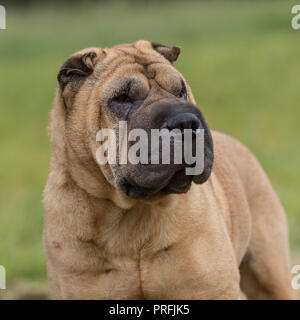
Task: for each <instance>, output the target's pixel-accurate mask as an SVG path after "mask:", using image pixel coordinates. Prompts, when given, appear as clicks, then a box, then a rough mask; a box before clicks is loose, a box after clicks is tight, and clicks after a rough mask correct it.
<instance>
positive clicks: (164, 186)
mask: <svg viewBox="0 0 300 320" xmlns="http://www.w3.org/2000/svg"><path fill="white" fill-rule="evenodd" d="M191 184H192V176H187V175H185V170H180V171H178V172H176V173H175V174H174V175H173V176H172V177H171V178H169V179H167V180H166V181H163V182H161V183H160V184H159V185H157V186H156V187H152V188H149V187H147V186H146V185H139V184H137V183H136V182H133V181H132V180H130V181H129V180H128V179H123V180H122V182H121V183H119V186H118V187H119V189H120V190H121V191H122V193H124V194H125V195H126V196H127V197H129V198H133V199H141V200H143V199H144V200H149V199H157V198H160V197H163V196H166V195H168V194H172V193H176V194H180V193H186V192H188V191H189V189H190V187H191Z"/></svg>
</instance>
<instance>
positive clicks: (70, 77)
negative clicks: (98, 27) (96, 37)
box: [57, 48, 98, 89]
mask: <svg viewBox="0 0 300 320" xmlns="http://www.w3.org/2000/svg"><path fill="white" fill-rule="evenodd" d="M97 57H98V50H97V48H95V49H90V51H87V52H79V53H76V54H74V55H72V56H71V57H70V58H69V59H68V60H67V61H66V62H65V63H64V64H63V65H62V67H61V68H60V70H59V73H58V75H57V80H58V83H59V85H60V87H61V88H62V89H64V88H65V86H66V85H67V84H68V83H69V82H71V81H81V80H83V79H84V78H85V77H87V76H89V75H90V74H92V73H93V71H94V66H95V63H96V59H97Z"/></svg>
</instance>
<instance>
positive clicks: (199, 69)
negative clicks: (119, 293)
mask: <svg viewBox="0 0 300 320" xmlns="http://www.w3.org/2000/svg"><path fill="white" fill-rule="evenodd" d="M18 2H20V1H16V0H15V1H6V2H5V1H2V3H1V4H4V5H5V7H6V10H7V30H0V74H1V76H0V106H1V114H0V145H1V157H0V190H1V192H0V264H1V265H4V266H5V267H6V270H7V287H8V288H9V287H10V286H13V285H14V284H15V283H17V282H18V281H21V280H27V281H34V282H38V283H45V282H46V280H45V279H46V270H45V255H44V252H43V248H42V228H43V208H42V203H41V198H42V196H41V195H42V190H43V186H44V183H45V180H46V177H47V172H48V161H49V143H48V139H47V136H46V126H47V118H48V114H49V110H50V107H51V103H52V99H53V96H54V91H55V87H56V75H57V71H58V69H59V68H60V66H61V64H62V63H63V62H64V60H65V59H66V58H67V57H68V55H70V54H71V53H73V52H74V51H77V50H79V49H82V48H85V47H88V46H102V47H109V46H112V45H114V44H117V43H124V42H133V41H135V40H137V39H147V40H151V41H155V42H160V43H163V44H168V45H178V46H180V47H181V48H182V54H181V56H180V57H179V60H178V62H176V67H178V69H179V70H180V71H181V72H182V73H183V74H184V76H185V77H186V79H187V80H188V82H189V83H190V85H191V87H192V89H193V92H194V95H195V97H196V100H197V102H198V105H199V106H200V107H201V109H202V110H203V112H204V114H205V115H206V118H207V120H208V123H209V125H210V127H211V128H213V129H217V130H220V131H224V132H226V133H228V134H231V135H232V136H234V137H236V138H238V139H239V140H241V141H242V142H244V143H245V144H246V145H247V146H248V147H249V148H250V149H251V150H252V151H253V152H254V154H255V155H256V156H257V158H258V159H259V160H260V162H261V163H262V165H263V167H264V168H265V170H266V172H267V173H268V175H269V177H270V179H271V181H272V183H273V185H274V187H275V189H276V191H277V193H278V194H279V196H280V199H281V200H282V203H283V205H284V207H285V209H286V212H287V216H288V220H289V229H290V242H291V249H292V256H293V261H294V263H295V262H298V263H299V262H300V201H299V198H300V185H299V180H300V150H299V141H300V130H299V120H300V119H299V116H300V106H299V102H300V90H299V78H300V73H299V71H300V68H299V65H300V54H299V53H300V30H299V31H295V30H293V29H292V28H291V18H292V14H291V7H292V6H293V5H294V4H295V2H294V1H288V0H282V1H274V0H273V1H271V0H270V1H266V0H262V1H198V2H196V1H172V2H171V1H166V2H163V1H119V2H114V1H110V2H108V1H106V2H97V1H75V2H76V3H75V4H74V1H73V2H71V1H60V2H58V1H52V2H51V1H50V3H47V4H45V5H43V6H42V7H41V1H40V2H35V4H33V5H32V4H29V3H30V1H23V2H22V7H20V6H18V5H17V3H18ZM38 5H39V6H38Z"/></svg>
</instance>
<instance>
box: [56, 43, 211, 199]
mask: <svg viewBox="0 0 300 320" xmlns="http://www.w3.org/2000/svg"><path fill="white" fill-rule="evenodd" d="M179 52H180V49H179V48H178V47H166V46H162V45H155V44H151V43H150V42H148V41H138V42H136V43H134V44H130V45H119V46H116V47H114V48H112V49H100V48H90V49H85V50H83V51H81V52H79V53H77V54H75V55H73V56H72V57H71V58H69V59H68V60H67V61H66V62H65V64H64V65H63V67H62V68H61V71H60V73H59V75H58V80H59V83H60V88H61V90H62V97H63V100H64V104H65V108H66V114H67V116H66V127H67V136H68V140H69V144H70V145H71V147H72V149H74V150H75V151H76V153H77V155H78V157H80V158H81V162H82V163H83V164H84V163H87V164H88V163H90V161H91V159H92V161H94V162H95V163H97V166H98V168H99V170H101V172H102V173H103V175H104V176H105V178H106V180H107V181H108V182H109V183H110V184H112V185H113V186H114V187H115V188H116V189H117V190H118V191H119V192H120V193H122V194H123V195H124V196H126V197H129V198H135V199H151V198H153V197H160V196H164V195H166V194H169V193H184V192H187V191H188V190H189V188H190V186H191V183H192V182H193V181H194V182H195V183H204V182H205V181H206V180H207V179H208V177H209V175H210V172H211V168H212V164H213V144H212V139H211V135H210V132H209V129H208V127H207V125H206V122H205V119H204V117H203V116H202V114H201V112H200V110H199V108H198V107H197V106H196V105H195V102H194V99H193V96H192V93H191V91H190V89H189V86H188V85H187V83H186V81H185V79H184V78H183V76H182V75H181V74H180V73H179V72H178V71H177V70H176V69H175V68H174V66H173V65H172V63H173V62H174V61H175V60H176V59H177V56H178V55H179ZM120 121H123V124H124V123H125V121H126V126H127V131H126V132H127V134H128V133H130V132H131V131H132V130H133V129H142V130H143V132H145V133H146V134H147V141H146V142H147V143H146V147H145V146H144V148H142V149H139V150H137V149H134V150H136V151H137V153H136V155H137V156H140V152H141V150H143V151H144V154H143V159H144V160H145V158H146V159H149V162H148V163H147V161H146V162H145V161H144V163H141V161H140V162H139V163H132V162H131V161H125V162H126V163H120V157H121V152H125V153H127V157H128V153H130V152H131V151H132V150H131V151H130V148H132V146H133V145H134V144H135V143H136V142H137V141H139V140H138V139H136V140H135V141H127V140H126V141H127V143H125V144H124V140H123V138H122V141H120V140H121V135H120ZM103 129H113V131H114V132H115V142H116V162H115V163H106V164H103V163H102V164H101V163H99V161H98V159H97V151H98V150H99V148H100V147H101V146H102V147H103V143H104V142H105V141H107V140H105V139H104V140H103V141H96V136H97V133H98V132H99V130H103ZM153 129H158V130H161V129H165V130H167V132H168V131H172V130H174V129H176V130H177V131H176V132H177V133H178V134H179V135H180V136H181V138H182V140H181V141H182V145H181V147H182V150H183V149H184V143H185V142H184V139H183V138H184V133H185V131H184V130H185V129H190V130H192V132H193V133H195V132H196V131H197V129H202V130H203V132H204V169H203V171H201V173H200V174H197V175H187V174H186V168H187V167H192V166H193V165H194V164H188V163H186V161H185V160H184V159H182V161H181V162H180V163H175V161H173V160H172V159H173V154H172V150H173V149H172V146H171V148H170V153H171V154H170V159H171V161H170V162H169V163H164V164H163V163H161V162H162V161H161V160H162V159H161V158H162V157H161V153H162V152H163V147H162V144H161V143H162V142H161V140H159V141H160V142H159V147H158V149H155V151H154V149H153V148H152V147H151V146H152V142H153V141H152V140H153V138H152V136H151V132H152V130H153ZM122 137H123V136H122ZM126 137H128V136H125V138H126ZM139 139H141V138H140V137H139ZM143 141H144V140H143ZM170 141H172V139H171V140H170ZM191 141H192V142H191V145H192V149H193V150H194V149H195V147H196V146H197V145H196V143H197V139H196V138H195V136H193V135H192V140H191ZM142 143H144V144H145V141H144V142H142ZM170 144H171V145H172V142H170ZM109 146H110V145H109ZM112 149H113V148H112V147H111V146H110V147H109V148H108V150H107V151H108V152H109V151H111V150H112ZM145 150H146V155H145ZM153 152H157V153H158V155H156V156H158V158H159V159H160V161H159V163H151V156H153V154H152V153H153ZM173 152H174V151H173ZM127 159H128V158H127Z"/></svg>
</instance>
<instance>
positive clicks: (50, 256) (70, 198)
mask: <svg viewBox="0 0 300 320" xmlns="http://www.w3.org/2000/svg"><path fill="white" fill-rule="evenodd" d="M86 50H87V51H86V52H89V50H94V51H95V52H96V53H97V58H96V59H99V61H101V63H98V64H96V66H95V70H94V73H93V74H92V75H91V76H90V77H89V78H88V80H87V81H85V82H84V83H83V84H81V86H80V88H79V89H78V92H77V94H76V96H75V95H74V92H75V91H76V90H77V88H76V87H74V86H73V87H71V86H67V88H66V90H64V92H62V90H61V89H60V88H58V89H57V94H56V97H55V100H54V104H53V108H52V111H51V116H50V122H49V136H50V141H51V164H50V173H49V177H48V180H47V184H46V187H45V190H44V207H45V223H44V246H45V250H46V253H47V267H48V278H49V283H50V287H51V291H52V294H53V297H54V298H57V299H239V297H240V278H241V287H242V289H243V291H244V292H245V293H246V294H247V295H248V297H249V298H253V299H261V298H263V299H290V298H293V297H294V293H293V290H292V288H291V285H290V276H289V274H290V271H289V254H288V241H287V224H286V218H285V214H284V211H283V209H282V207H281V205H280V202H279V200H278V198H277V196H276V195H275V193H274V191H273V189H272V187H271V185H270V182H269V180H268V178H267V177H266V175H265V173H264V172H263V170H262V168H261V167H260V165H259V164H258V162H257V161H256V159H255V158H254V156H253V155H252V154H251V153H250V152H249V151H248V149H246V148H245V147H244V146H242V145H241V144H240V143H239V142H237V141H236V140H234V139H232V138H230V137H228V136H226V135H224V134H221V133H217V132H213V141H214V150H215V161H214V167H213V173H212V174H211V176H210V178H209V180H208V181H207V182H206V183H204V184H202V185H196V184H194V183H193V184H192V187H191V189H190V190H189V192H187V193H186V194H177V195H176V194H171V195H168V196H165V197H163V198H158V199H153V200H148V201H146V200H143V201H142V200H134V199H130V198H128V197H126V196H125V195H123V194H122V193H121V192H120V191H119V190H118V189H117V188H116V187H115V185H114V181H115V180H114V179H115V172H114V170H113V169H112V168H110V167H108V166H105V167H101V168H99V166H98V165H97V164H96V162H95V151H96V148H97V146H98V145H97V144H96V142H95V136H96V132H97V131H98V130H99V129H100V128H110V127H113V126H114V119H112V118H111V116H110V115H109V114H108V113H107V112H106V111H105V109H102V108H99V107H97V104H99V103H100V105H101V101H102V100H101V99H104V97H105V96H109V95H111V94H112V92H113V91H114V88H115V86H116V81H117V80H116V79H120V78H121V76H123V77H126V76H128V74H136V72H137V70H142V68H143V67H142V65H147V63H148V64H150V63H151V64H152V66H151V65H150V66H148V67H147V68H146V69H147V71H146V72H143V74H139V75H136V76H139V77H140V78H141V79H142V80H141V81H144V84H145V90H146V88H148V89H149V88H150V87H151V90H152V95H151V97H149V99H152V100H155V99H157V97H158V96H159V94H162V91H161V90H162V89H161V88H165V90H164V93H163V94H164V95H166V96H168V95H170V94H171V93H169V92H171V90H172V88H171V87H172V86H173V88H175V87H176V81H175V80H172V79H175V78H176V76H177V74H178V71H177V70H176V69H175V68H174V67H173V66H172V65H171V64H170V63H169V62H168V61H167V60H166V59H165V58H163V57H162V56H161V55H160V54H159V53H156V52H155V51H154V50H152V49H151V48H150V45H149V42H147V41H139V42H137V43H135V44H134V45H122V46H118V47H115V48H112V49H99V48H93V49H86ZM78 54H82V52H81V53H78ZM153 62H156V63H153ZM159 71H161V72H159ZM100 74H101V77H102V78H101V79H102V81H101V83H100V82H99V83H98V82H97V77H98V76H99V75H100ZM154 78H155V81H154ZM103 79H104V80H103ZM119 81H120V80H119ZM157 83H159V85H158V84H157ZM166 88H168V89H166ZM148 89H147V90H148ZM188 91H189V100H190V101H191V102H194V99H193V96H192V93H191V91H190V89H189V87H188ZM64 104H66V105H65V106H64ZM68 108H69V109H72V110H71V112H69V113H68V115H67V112H68ZM66 117H68V120H67V121H66ZM99 119H100V120H99ZM96 120H97V121H98V120H99V121H100V124H99V122H97V121H96Z"/></svg>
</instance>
